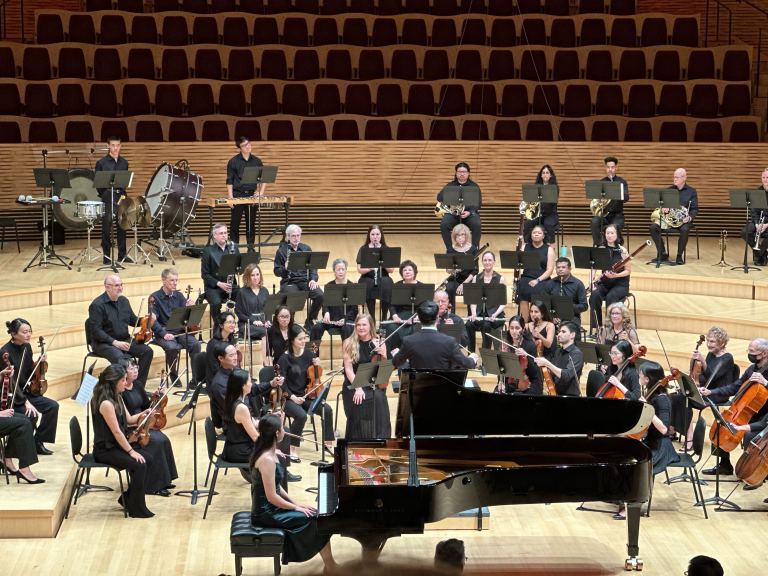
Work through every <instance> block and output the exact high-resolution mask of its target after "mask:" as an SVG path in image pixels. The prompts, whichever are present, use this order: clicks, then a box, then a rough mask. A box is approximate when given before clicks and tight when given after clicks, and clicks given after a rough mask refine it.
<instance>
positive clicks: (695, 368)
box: [689, 334, 706, 386]
mask: <svg viewBox="0 0 768 576" xmlns="http://www.w3.org/2000/svg"><path fill="white" fill-rule="evenodd" d="M704 340H706V337H705V336H704V334H702V335H701V336H699V341H698V342H696V351H697V352H698V350H699V346H701V345H702V344H703V343H704ZM703 368H704V367H703V366H702V364H701V360H694V359H693V358H691V369H690V371H689V376H690V377H691V380H693V381H694V382H695V383H696V385H697V386H698V385H699V376H701V371H702V369H703Z"/></svg>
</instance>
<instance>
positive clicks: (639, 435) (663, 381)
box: [627, 368, 680, 440]
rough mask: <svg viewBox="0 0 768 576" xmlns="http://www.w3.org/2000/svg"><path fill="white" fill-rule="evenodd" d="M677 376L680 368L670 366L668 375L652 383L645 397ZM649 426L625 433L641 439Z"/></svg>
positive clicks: (648, 396) (651, 394)
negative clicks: (638, 430) (633, 432)
mask: <svg viewBox="0 0 768 576" xmlns="http://www.w3.org/2000/svg"><path fill="white" fill-rule="evenodd" d="M679 377H680V370H678V369H677V368H672V370H671V371H670V373H669V376H664V378H662V379H661V380H659V381H658V382H656V384H654V385H653V386H652V387H651V388H650V389H649V390H648V391H647V392H646V393H645V397H646V398H650V397H651V396H653V395H654V393H655V392H656V390H658V389H659V388H666V387H667V386H669V383H670V382H672V381H673V380H677V379H678V378H679ZM649 428H650V425H649V426H646V427H645V428H643V429H642V430H640V432H636V433H635V434H627V436H628V437H629V438H634V439H635V440H642V439H643V438H645V437H646V436H647V435H648V429H649Z"/></svg>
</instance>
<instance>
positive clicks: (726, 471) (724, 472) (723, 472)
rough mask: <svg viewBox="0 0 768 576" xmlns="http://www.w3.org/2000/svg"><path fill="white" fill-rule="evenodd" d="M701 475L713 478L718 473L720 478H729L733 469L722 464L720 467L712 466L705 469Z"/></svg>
mask: <svg viewBox="0 0 768 576" xmlns="http://www.w3.org/2000/svg"><path fill="white" fill-rule="evenodd" d="M701 473H702V474H706V475H707V476H715V475H717V474H718V473H719V474H720V476H730V475H731V474H733V468H732V467H731V466H723V465H722V464H721V465H720V466H714V467H712V468H707V469H706V470H702V471H701Z"/></svg>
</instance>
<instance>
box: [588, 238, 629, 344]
mask: <svg viewBox="0 0 768 576" xmlns="http://www.w3.org/2000/svg"><path fill="white" fill-rule="evenodd" d="M601 246H602V247H604V248H607V249H608V251H609V252H610V254H611V267H613V266H614V265H615V264H616V263H617V262H621V261H622V260H624V259H625V258H627V257H628V256H629V252H627V249H626V248H624V246H622V245H621V236H620V235H619V232H618V229H617V228H616V225H615V224H609V225H608V226H606V227H605V230H604V231H603V241H602V244H601ZM603 274H604V276H605V279H603V280H601V281H600V282H599V283H598V284H597V285H596V286H593V287H592V293H591V294H590V296H589V308H590V313H589V330H590V331H591V332H594V331H596V330H597V328H598V326H600V324H602V322H603V302H605V304H606V306H610V305H611V304H614V303H615V302H623V301H624V299H625V298H626V297H627V294H629V276H630V274H632V260H627V262H626V264H624V268H623V269H622V270H620V271H619V272H614V271H613V270H611V269H609V270H606V271H605V272H604V273H603Z"/></svg>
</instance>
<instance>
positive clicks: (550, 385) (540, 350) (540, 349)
mask: <svg viewBox="0 0 768 576" xmlns="http://www.w3.org/2000/svg"><path fill="white" fill-rule="evenodd" d="M543 355H544V341H543V340H536V356H539V357H541V356H543ZM541 375H542V376H543V377H544V384H545V386H546V387H547V394H549V395H550V396H557V388H556V387H555V379H554V378H552V374H551V373H550V372H549V368H547V367H546V366H542V367H541Z"/></svg>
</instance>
